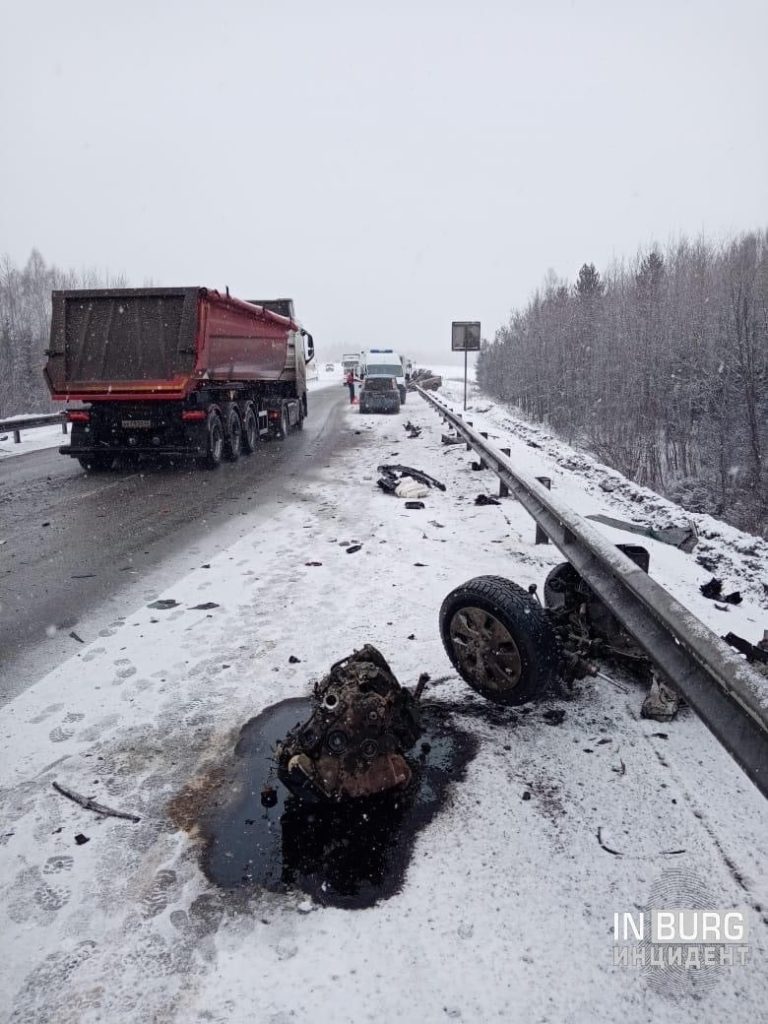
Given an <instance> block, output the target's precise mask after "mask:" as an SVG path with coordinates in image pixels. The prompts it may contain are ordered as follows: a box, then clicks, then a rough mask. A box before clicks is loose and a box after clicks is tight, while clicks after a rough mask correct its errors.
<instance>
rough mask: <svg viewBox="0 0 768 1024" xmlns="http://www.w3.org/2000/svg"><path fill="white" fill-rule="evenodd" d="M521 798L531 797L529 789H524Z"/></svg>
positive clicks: (528, 798)
mask: <svg viewBox="0 0 768 1024" xmlns="http://www.w3.org/2000/svg"><path fill="white" fill-rule="evenodd" d="M522 799H523V800H530V799H531V794H530V791H529V790H527V789H526V791H525V792H524V793H523V797H522Z"/></svg>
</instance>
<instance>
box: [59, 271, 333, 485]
mask: <svg viewBox="0 0 768 1024" xmlns="http://www.w3.org/2000/svg"><path fill="white" fill-rule="evenodd" d="M46 354H47V356H48V361H47V363H46V366H45V371H44V372H45V378H46V381H47V383H48V387H49V389H50V392H51V395H52V397H53V398H54V399H59V400H62V401H77V402H81V403H86V404H85V406H84V407H82V408H77V409H71V410H68V411H67V412H68V419H69V421H70V422H71V424H72V435H71V443H70V444H68V445H64V446H63V447H61V448H60V449H59V451H60V452H61V453H62V454H64V455H70V456H72V457H73V458H76V459H79V461H80V464H81V465H82V466H83V467H84V468H85V469H88V470H92V471H98V470H108V469H111V468H112V467H113V465H114V464H115V460H116V459H117V458H118V457H119V458H121V459H129V460H130V459H132V458H137V457H139V456H142V455H164V456H180V457H181V456H193V457H195V458H196V459H197V461H198V463H199V464H200V465H202V466H206V467H209V468H215V467H216V466H218V465H219V463H220V462H221V461H222V459H229V460H231V461H234V460H236V459H237V458H239V456H240V454H241V453H245V454H248V453H250V452H252V451H254V449H255V448H256V446H257V444H258V442H259V439H260V438H267V437H280V438H282V437H285V436H286V434H287V433H288V432H289V430H290V429H291V428H292V427H297V428H301V427H302V426H303V423H304V418H305V417H306V415H307V380H306V364H307V363H308V362H309V360H310V359H312V357H313V355H314V344H313V341H312V336H311V335H310V334H308V333H307V331H305V330H304V329H303V328H302V327H301V325H300V324H299V323H298V321H297V320H296V319H295V316H294V310H293V302H292V300H291V299H274V300H267V301H262V300H255V301H249V302H244V301H242V300H240V299H235V298H233V297H231V296H230V295H229V293H228V292H227V293H226V294H222V293H221V292H218V291H215V290H210V289H207V288H199V287H196V288H109V289H97V290H85V291H82V290H79V291H56V292H54V293H53V316H52V320H51V342H50V348H49V349H48V350H47V353H46Z"/></svg>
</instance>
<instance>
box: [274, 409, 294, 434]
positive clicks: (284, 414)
mask: <svg viewBox="0 0 768 1024" xmlns="http://www.w3.org/2000/svg"><path fill="white" fill-rule="evenodd" d="M290 429H291V428H290V426H289V425H288V409H287V408H286V407H285V405H283V406H281V408H280V422H279V424H278V427H277V436H278V437H279V438H280V440H281V441H283V440H285V438H286V437H288V431H289V430H290Z"/></svg>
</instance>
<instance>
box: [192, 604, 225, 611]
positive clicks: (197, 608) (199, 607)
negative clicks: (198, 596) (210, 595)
mask: <svg viewBox="0 0 768 1024" xmlns="http://www.w3.org/2000/svg"><path fill="white" fill-rule="evenodd" d="M220 607H221V605H218V604H216V602H215V601H206V602H205V604H193V605H192V608H191V611H193V612H207V611H210V609H211V608H220Z"/></svg>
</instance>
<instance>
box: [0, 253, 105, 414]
mask: <svg viewBox="0 0 768 1024" xmlns="http://www.w3.org/2000/svg"><path fill="white" fill-rule="evenodd" d="M124 285H125V281H124V279H123V278H122V277H108V278H105V276H104V275H100V274H99V273H97V272H96V271H92V270H84V271H74V270H67V271H63V270H60V269H59V268H58V267H55V266H51V265H49V264H47V263H46V262H45V260H44V259H43V257H42V256H41V255H40V253H39V252H38V251H37V250H36V249H35V250H33V251H32V254H31V255H30V257H29V259H28V260H27V263H26V265H25V266H23V267H17V266H15V265H14V263H13V261H12V260H11V259H10V257H8V256H3V257H2V258H0V417H5V416H15V415H16V414H17V413H31V412H47V411H49V410H52V409H54V408H56V407H55V406H54V403H53V402H51V401H50V399H49V397H48V389H47V387H46V386H45V381H44V380H43V366H44V365H45V350H46V349H47V347H48V337H49V333H50V325H51V292H52V291H54V290H55V289H58V288H100V287H113V288H119V287H123V286H124Z"/></svg>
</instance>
